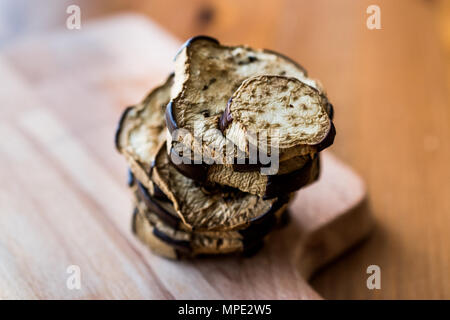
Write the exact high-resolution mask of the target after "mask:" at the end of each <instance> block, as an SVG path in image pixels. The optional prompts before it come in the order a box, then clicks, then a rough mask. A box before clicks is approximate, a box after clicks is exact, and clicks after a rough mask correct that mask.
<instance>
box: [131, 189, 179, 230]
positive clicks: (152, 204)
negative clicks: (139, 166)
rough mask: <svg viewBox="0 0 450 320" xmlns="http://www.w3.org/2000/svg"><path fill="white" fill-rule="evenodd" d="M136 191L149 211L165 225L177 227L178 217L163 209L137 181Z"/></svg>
mask: <svg viewBox="0 0 450 320" xmlns="http://www.w3.org/2000/svg"><path fill="white" fill-rule="evenodd" d="M138 191H139V195H140V196H141V198H142V200H143V201H144V203H145V205H146V206H147V207H148V209H149V210H150V211H151V212H153V213H154V214H156V215H157V216H158V217H159V218H160V219H161V220H162V221H164V222H165V223H167V225H169V226H171V227H172V228H174V229H177V228H178V227H179V225H180V222H181V220H180V218H178V217H175V216H174V215H172V214H171V213H170V212H169V211H167V210H166V209H164V208H163V207H162V206H161V205H160V204H159V203H158V202H157V201H155V200H154V199H153V198H152V196H151V195H150V193H149V192H148V190H147V188H146V187H145V186H144V185H142V183H140V182H138Z"/></svg>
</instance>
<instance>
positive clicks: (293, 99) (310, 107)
mask: <svg viewBox="0 0 450 320" xmlns="http://www.w3.org/2000/svg"><path fill="white" fill-rule="evenodd" d="M327 103H328V102H327V101H326V100H325V99H324V98H323V97H322V95H321V94H320V93H319V92H318V91H317V90H316V89H314V88H313V87H310V86H308V85H306V84H305V83H303V82H301V81H300V80H298V79H296V78H290V77H284V76H283V77H282V76H257V77H251V78H248V79H247V80H245V81H244V82H243V83H242V85H241V86H240V87H239V89H238V90H236V92H235V93H234V94H233V96H231V98H230V100H229V102H228V104H227V107H226V108H225V111H224V113H223V115H222V116H221V118H220V122H219V125H220V129H221V131H222V132H223V133H224V134H225V135H226V137H227V138H228V139H230V140H231V141H232V142H233V143H234V144H235V145H237V147H238V148H239V149H240V150H243V151H245V152H246V153H248V152H249V151H248V148H249V143H252V142H249V141H248V139H246V136H247V135H248V134H249V133H254V134H256V133H257V132H259V131H261V130H265V133H266V137H267V141H264V140H263V141H260V142H259V143H260V144H263V146H264V148H265V149H266V150H267V151H268V153H270V151H271V150H270V146H271V145H272V144H273V143H274V140H277V146H278V148H279V152H280V153H282V154H284V155H286V154H292V155H294V156H295V155H299V154H300V155H302V154H310V153H313V152H315V151H317V149H318V148H317V146H319V145H321V144H323V143H324V141H329V142H330V144H331V143H332V142H333V139H334V131H333V130H332V123H331V121H330V118H329V117H328V114H327V112H326V108H325V106H326V104H327ZM329 135H331V137H330V138H328V137H327V136H329ZM254 147H255V148H257V147H258V146H257V145H255V146H254ZM259 147H261V145H260V146H259ZM324 147H326V146H324ZM290 158H291V157H290Z"/></svg>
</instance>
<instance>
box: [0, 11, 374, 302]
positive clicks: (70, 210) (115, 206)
mask: <svg viewBox="0 0 450 320" xmlns="http://www.w3.org/2000/svg"><path fill="white" fill-rule="evenodd" d="M130 35H132V36H130ZM178 46H179V42H178V41H176V40H174V39H173V38H172V37H171V36H169V35H168V34H167V33H165V32H164V31H163V30H162V29H160V28H159V27H157V26H155V25H154V24H152V23H150V22H149V21H147V20H145V19H143V18H142V17H139V16H123V17H119V18H114V19H107V20H103V21H99V22H96V23H92V24H89V25H86V27H85V29H84V30H83V31H82V32H79V33H71V32H69V31H61V32H55V33H51V34H48V35H47V36H42V37H40V38H30V39H27V40H23V41H21V42H19V43H16V44H14V45H12V46H10V47H7V48H5V49H4V50H3V51H2V53H1V56H0V75H1V77H2V78H3V79H8V81H7V83H5V85H4V86H3V87H2V88H1V91H0V103H1V104H2V105H7V106H8V108H7V110H6V112H5V114H4V117H3V118H2V120H1V121H0V135H1V136H2V137H4V139H2V140H1V143H0V154H1V157H0V159H1V160H0V165H1V168H2V170H0V174H1V178H2V181H5V182H6V183H4V184H3V185H2V186H0V196H1V200H2V201H1V202H0V205H1V207H0V211H1V213H2V214H1V215H0V219H1V220H0V230H1V232H0V244H1V245H0V261H1V262H2V263H0V271H1V272H0V273H1V275H2V276H1V277H0V298H43V299H57V298H63V299H68V298H78V299H114V298H125V299H130V298H133V299H142V298H145V299H174V298H175V299H180V298H185V299H196V298H203V299H219V298H227V299H231V298H235V299H239V298H241V299H252V298H258V299H268V298H273V299H281V298H286V299H318V298H321V297H320V295H319V294H317V292H315V291H314V290H313V289H312V288H311V287H310V286H309V285H308V283H307V279H308V278H309V277H310V276H311V275H312V273H313V272H314V271H315V270H317V268H319V267H322V266H324V265H325V264H327V263H328V262H330V261H331V260H332V259H334V258H336V256H337V255H339V254H341V253H342V252H344V251H346V250H347V249H349V247H351V246H353V245H354V244H355V243H357V242H359V241H360V240H361V239H363V238H364V237H366V236H367V235H368V233H369V231H370V229H371V226H372V221H371V219H370V215H369V214H368V213H369V212H368V210H367V208H366V207H365V202H364V199H365V195H366V193H365V186H364V184H363V182H362V180H361V179H360V178H359V177H358V176H356V175H355V174H354V173H353V172H352V171H351V170H350V169H349V168H348V167H346V166H344V165H343V164H342V163H341V162H340V161H338V160H336V158H335V157H334V156H332V155H331V154H329V153H325V154H324V156H323V164H322V166H323V173H322V176H321V179H320V181H319V182H318V183H315V184H313V185H312V186H310V187H308V188H306V189H304V190H303V192H302V193H300V194H299V195H298V197H297V198H296V199H295V201H294V203H293V204H292V206H291V209H290V210H291V213H292V221H291V223H290V224H289V225H288V226H287V227H285V228H284V229H282V230H277V231H276V232H275V233H274V234H273V235H272V236H271V238H270V241H269V242H268V244H267V246H266V247H265V248H264V249H263V250H262V251H261V252H260V253H259V254H257V255H255V256H253V257H251V258H236V257H223V258H218V259H212V258H209V259H206V258H205V259H200V260H192V261H181V262H174V261H170V260H166V259H164V258H160V257H158V256H156V255H153V254H152V253H150V251H149V250H147V248H146V247H144V246H143V245H141V244H140V243H139V242H138V241H137V240H136V239H135V238H134V236H133V235H132V233H131V230H130V220H131V211H132V208H131V206H132V201H131V195H130V192H129V190H127V187H126V184H125V180H126V179H125V175H126V164H125V163H124V161H123V160H122V158H121V157H120V156H119V155H118V154H117V153H116V151H115V150H114V147H113V134H114V128H115V126H116V123H117V120H118V118H119V113H120V111H121V110H122V109H123V107H124V106H125V105H126V104H129V103H131V102H137V101H139V100H140V99H141V97H142V96H144V95H145V93H146V91H147V90H148V89H149V88H150V87H151V86H153V85H155V84H156V83H157V82H158V81H161V80H162V79H164V78H165V76H166V74H167V73H168V72H169V70H170V66H171V64H172V61H171V59H170V57H171V56H172V55H173V53H175V52H176V50H177V48H178ZM36 61H39V63H35V62H36ZM70 265H78V266H79V267H80V269H81V280H82V288H81V290H79V291H78V290H68V289H67V287H66V279H67V277H68V274H67V273H66V269H67V267H68V266H70Z"/></svg>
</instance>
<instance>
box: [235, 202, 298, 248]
mask: <svg viewBox="0 0 450 320" xmlns="http://www.w3.org/2000/svg"><path fill="white" fill-rule="evenodd" d="M288 201H289V197H288V196H284V197H282V198H280V199H278V201H276V202H275V203H274V204H273V205H272V207H271V208H270V209H269V210H268V211H267V212H266V213H265V214H263V215H261V216H259V217H256V218H255V219H252V220H251V221H250V224H249V226H248V227H247V228H245V229H243V230H240V231H239V233H240V234H241V235H242V237H243V239H244V247H245V243H246V242H249V241H250V242H252V241H254V240H255V239H262V238H264V237H265V236H266V235H267V234H268V233H269V232H270V231H272V230H273V229H274V227H275V226H276V225H277V219H276V217H275V213H276V212H277V211H278V210H279V209H280V208H281V207H282V206H283V205H284V204H285V203H287V202H288Z"/></svg>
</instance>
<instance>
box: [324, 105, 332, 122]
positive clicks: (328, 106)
mask: <svg viewBox="0 0 450 320" xmlns="http://www.w3.org/2000/svg"><path fill="white" fill-rule="evenodd" d="M326 109H327V110H326V111H327V114H328V118H330V120H331V121H333V119H334V107H333V104H331V103H330V102H328V103H327V106H326Z"/></svg>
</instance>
